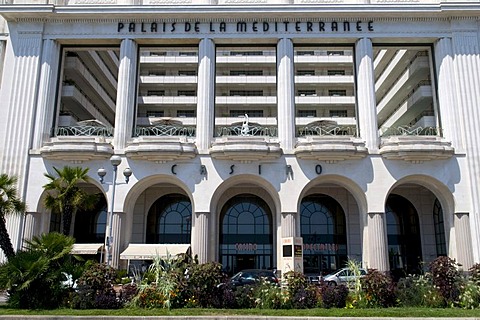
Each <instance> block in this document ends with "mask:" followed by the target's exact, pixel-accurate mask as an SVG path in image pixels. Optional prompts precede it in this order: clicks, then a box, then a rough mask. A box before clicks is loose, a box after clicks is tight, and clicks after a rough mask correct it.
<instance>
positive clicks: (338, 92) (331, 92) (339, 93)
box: [328, 90, 347, 97]
mask: <svg viewBox="0 0 480 320" xmlns="http://www.w3.org/2000/svg"><path fill="white" fill-rule="evenodd" d="M328 95H329V96H330V97H345V96H346V95H347V90H328Z"/></svg>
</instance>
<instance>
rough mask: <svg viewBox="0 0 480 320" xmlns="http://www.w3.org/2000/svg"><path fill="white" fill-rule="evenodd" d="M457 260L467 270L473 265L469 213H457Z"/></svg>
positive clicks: (455, 223)
mask: <svg viewBox="0 0 480 320" xmlns="http://www.w3.org/2000/svg"><path fill="white" fill-rule="evenodd" d="M454 225H455V236H456V239H455V243H456V246H457V257H456V260H457V262H458V263H460V264H461V265H462V268H463V270H465V271H467V270H468V269H470V268H471V267H472V266H473V255H472V236H471V233H470V217H469V214H468V213H455V217H454Z"/></svg>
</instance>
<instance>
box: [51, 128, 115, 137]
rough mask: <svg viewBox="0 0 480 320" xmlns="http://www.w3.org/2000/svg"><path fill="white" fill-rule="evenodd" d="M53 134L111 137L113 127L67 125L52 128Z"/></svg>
mask: <svg viewBox="0 0 480 320" xmlns="http://www.w3.org/2000/svg"><path fill="white" fill-rule="evenodd" d="M53 131H54V134H53V136H74V137H78V136H81V137H113V131H114V128H113V127H98V126H68V127H57V128H54V129H53Z"/></svg>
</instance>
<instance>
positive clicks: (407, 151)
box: [380, 136, 455, 163]
mask: <svg viewBox="0 0 480 320" xmlns="http://www.w3.org/2000/svg"><path fill="white" fill-rule="evenodd" d="M454 153H455V150H454V148H453V147H452V146H451V144H450V142H447V141H445V140H444V139H443V138H441V137H436V136H392V137H389V138H386V139H385V138H384V139H382V143H381V145H380V155H381V156H382V157H383V158H385V159H388V160H404V161H409V162H412V163H422V162H424V161H432V160H445V159H448V158H451V157H452V156H453V155H454Z"/></svg>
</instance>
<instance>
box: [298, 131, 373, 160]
mask: <svg viewBox="0 0 480 320" xmlns="http://www.w3.org/2000/svg"><path fill="white" fill-rule="evenodd" d="M294 152H295V155H296V156H297V157H298V158H299V159H302V160H317V161H325V162H329V163H335V162H338V161H344V160H356V159H362V158H364V157H366V156H367V153H368V150H367V148H366V147H365V143H364V142H363V141H361V140H360V139H358V138H353V137H346V136H318V137H317V136H312V137H306V138H304V139H298V142H297V145H296V147H295V151H294Z"/></svg>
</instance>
